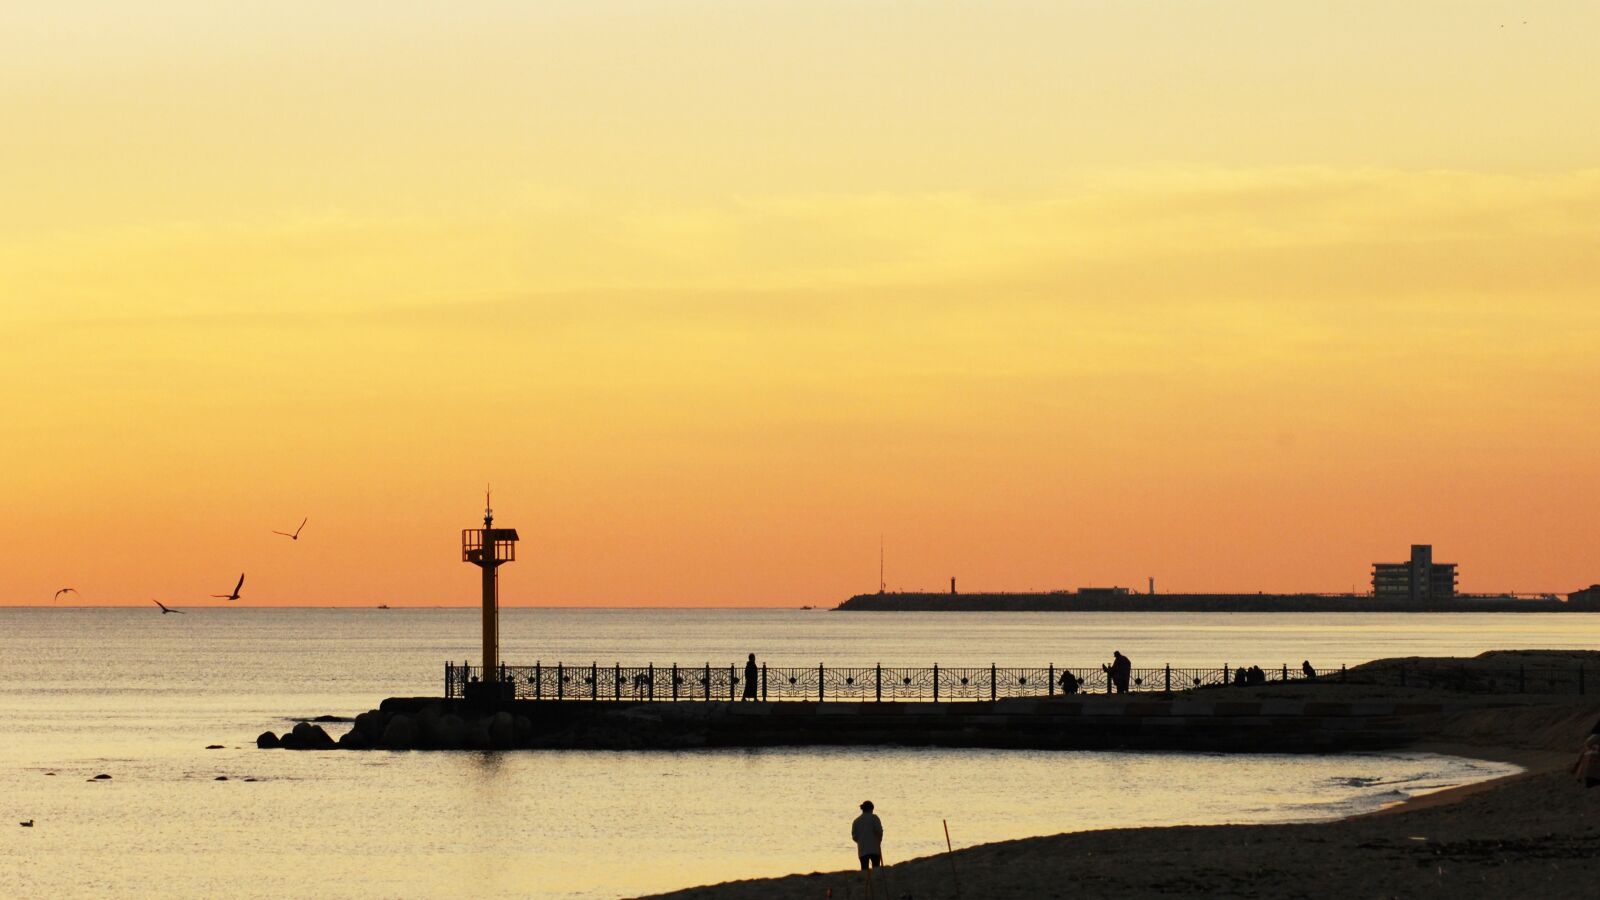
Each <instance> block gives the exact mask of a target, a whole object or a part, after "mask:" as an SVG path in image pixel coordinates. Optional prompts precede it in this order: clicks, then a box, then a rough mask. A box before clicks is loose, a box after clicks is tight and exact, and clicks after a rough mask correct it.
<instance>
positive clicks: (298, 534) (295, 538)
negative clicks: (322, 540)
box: [272, 516, 311, 541]
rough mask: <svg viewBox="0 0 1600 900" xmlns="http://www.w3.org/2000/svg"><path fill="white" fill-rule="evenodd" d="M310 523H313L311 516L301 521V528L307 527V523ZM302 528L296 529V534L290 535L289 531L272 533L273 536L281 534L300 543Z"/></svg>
mask: <svg viewBox="0 0 1600 900" xmlns="http://www.w3.org/2000/svg"><path fill="white" fill-rule="evenodd" d="M309 521H311V517H310V516H307V517H306V518H304V519H301V520H300V528H304V527H306V523H307V522H309ZM300 528H296V529H295V530H294V534H290V533H289V532H287V531H276V530H274V531H273V532H272V533H273V534H281V535H283V536H284V537H286V538H288V539H289V540H291V541H298V540H300Z"/></svg>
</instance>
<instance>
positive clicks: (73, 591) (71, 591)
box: [51, 588, 78, 600]
mask: <svg viewBox="0 0 1600 900" xmlns="http://www.w3.org/2000/svg"><path fill="white" fill-rule="evenodd" d="M77 592H78V589H77V588H62V589H61V590H59V591H56V595H55V596H54V597H52V598H51V599H53V600H60V599H61V595H62V594H76V593H77Z"/></svg>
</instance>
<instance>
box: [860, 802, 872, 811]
mask: <svg viewBox="0 0 1600 900" xmlns="http://www.w3.org/2000/svg"><path fill="white" fill-rule="evenodd" d="M861 808H862V809H863V810H865V811H867V812H872V801H871V800H863V801H861Z"/></svg>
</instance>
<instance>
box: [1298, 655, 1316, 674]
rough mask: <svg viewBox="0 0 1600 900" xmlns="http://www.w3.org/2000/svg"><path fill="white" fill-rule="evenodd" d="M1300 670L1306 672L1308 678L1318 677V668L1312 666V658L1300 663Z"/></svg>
mask: <svg viewBox="0 0 1600 900" xmlns="http://www.w3.org/2000/svg"><path fill="white" fill-rule="evenodd" d="M1300 671H1302V672H1304V673H1305V676H1306V677H1307V678H1315V677H1317V670H1316V669H1314V668H1312V667H1311V660H1309V659H1308V660H1306V661H1305V662H1303V663H1301V664H1300Z"/></svg>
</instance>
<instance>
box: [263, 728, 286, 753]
mask: <svg viewBox="0 0 1600 900" xmlns="http://www.w3.org/2000/svg"><path fill="white" fill-rule="evenodd" d="M282 746H283V745H282V744H281V743H279V741H278V736H277V735H275V734H273V733H272V732H270V731H263V732H261V734H259V735H257V736H256V747H258V748H259V749H262V750H277V749H278V748H280V747H282Z"/></svg>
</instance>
